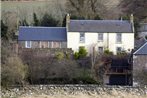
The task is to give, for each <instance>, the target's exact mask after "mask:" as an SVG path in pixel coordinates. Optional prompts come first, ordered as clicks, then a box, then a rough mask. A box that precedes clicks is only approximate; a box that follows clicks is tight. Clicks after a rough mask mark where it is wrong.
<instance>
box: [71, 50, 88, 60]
mask: <svg viewBox="0 0 147 98" xmlns="http://www.w3.org/2000/svg"><path fill="white" fill-rule="evenodd" d="M87 53H88V52H87V51H86V49H85V48H84V47H80V48H79V51H78V52H75V54H74V58H75V59H79V58H84V57H86V56H87Z"/></svg>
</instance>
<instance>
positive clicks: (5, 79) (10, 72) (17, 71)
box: [2, 56, 27, 87]
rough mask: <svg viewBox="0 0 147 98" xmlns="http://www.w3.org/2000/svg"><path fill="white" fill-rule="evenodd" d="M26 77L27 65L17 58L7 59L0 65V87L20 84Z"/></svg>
mask: <svg viewBox="0 0 147 98" xmlns="http://www.w3.org/2000/svg"><path fill="white" fill-rule="evenodd" d="M26 76H27V65H24V64H23V62H22V60H21V59H20V58H19V57H17V56H16V57H9V58H7V62H6V63H5V64H3V65H2V86H5V87H6V86H8V85H14V84H22V83H23V82H24V79H25V78H26Z"/></svg>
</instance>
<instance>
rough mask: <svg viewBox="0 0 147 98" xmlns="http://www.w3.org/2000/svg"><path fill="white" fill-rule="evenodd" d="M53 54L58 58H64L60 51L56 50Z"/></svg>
mask: <svg viewBox="0 0 147 98" xmlns="http://www.w3.org/2000/svg"><path fill="white" fill-rule="evenodd" d="M55 55H56V58H57V59H58V60H62V59H63V58H64V54H63V53H62V52H57V53H56V54H55Z"/></svg>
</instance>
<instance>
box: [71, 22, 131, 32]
mask: <svg viewBox="0 0 147 98" xmlns="http://www.w3.org/2000/svg"><path fill="white" fill-rule="evenodd" d="M68 31H69V32H101V33H109V32H110V33H116V32H125V33H128V32H133V31H132V26H131V23H130V22H129V21H124V20H70V23H69V30H68Z"/></svg>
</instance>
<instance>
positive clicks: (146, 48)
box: [134, 42, 147, 55]
mask: <svg viewBox="0 0 147 98" xmlns="http://www.w3.org/2000/svg"><path fill="white" fill-rule="evenodd" d="M134 55H147V42H146V43H145V44H144V45H142V46H141V47H140V48H139V49H138V50H136V51H135V52H134Z"/></svg>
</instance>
